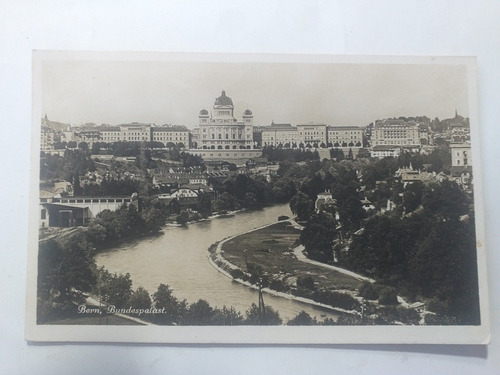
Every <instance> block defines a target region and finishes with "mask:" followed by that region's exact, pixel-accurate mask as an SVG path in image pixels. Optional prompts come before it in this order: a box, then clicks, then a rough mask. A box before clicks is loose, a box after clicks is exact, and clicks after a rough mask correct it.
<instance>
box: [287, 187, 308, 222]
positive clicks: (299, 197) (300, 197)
mask: <svg viewBox="0 0 500 375" xmlns="http://www.w3.org/2000/svg"><path fill="white" fill-rule="evenodd" d="M290 210H291V211H292V212H293V214H294V215H296V216H297V219H298V220H300V221H304V220H307V219H308V218H309V217H310V216H311V215H312V214H313V213H314V202H313V200H312V199H311V198H310V197H309V196H308V195H306V194H304V193H302V192H298V193H297V194H295V195H294V196H293V198H292V199H291V200H290Z"/></svg>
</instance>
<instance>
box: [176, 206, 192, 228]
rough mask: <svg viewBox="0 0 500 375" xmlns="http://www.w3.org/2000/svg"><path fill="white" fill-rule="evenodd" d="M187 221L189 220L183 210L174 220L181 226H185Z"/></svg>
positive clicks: (187, 214)
mask: <svg viewBox="0 0 500 375" xmlns="http://www.w3.org/2000/svg"><path fill="white" fill-rule="evenodd" d="M188 220H189V213H188V212H187V211H185V210H182V211H181V213H180V214H179V215H177V217H176V218H175V221H177V223H179V224H181V225H184V224H186V223H187V222H188Z"/></svg>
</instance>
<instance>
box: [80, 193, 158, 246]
mask: <svg viewBox="0 0 500 375" xmlns="http://www.w3.org/2000/svg"><path fill="white" fill-rule="evenodd" d="M144 206H145V207H143V209H142V210H141V211H140V212H139V211H138V210H137V207H136V205H135V204H130V205H128V206H126V205H122V206H121V207H119V208H118V209H117V210H116V211H110V210H104V211H102V212H100V213H99V214H97V215H96V217H95V218H94V219H93V220H92V221H91V222H90V224H89V225H88V227H87V230H86V231H85V232H84V236H86V238H87V240H88V241H89V242H90V243H91V244H92V245H93V246H94V247H95V248H96V249H98V250H99V249H102V248H105V247H108V246H109V245H111V244H114V243H116V242H118V241H121V240H124V239H128V238H135V237H140V236H143V235H145V234H148V233H155V232H158V231H159V230H160V229H161V228H162V227H163V226H164V225H165V221H166V219H167V213H166V210H165V208H164V207H162V204H161V203H155V204H151V203H149V204H146V205H144Z"/></svg>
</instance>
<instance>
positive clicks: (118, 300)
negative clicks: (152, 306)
mask: <svg viewBox="0 0 500 375" xmlns="http://www.w3.org/2000/svg"><path fill="white" fill-rule="evenodd" d="M97 292H98V294H99V296H100V298H101V300H102V301H104V302H107V303H109V304H110V305H114V306H116V307H128V306H127V305H128V303H129V299H130V297H131V296H132V280H131V279H130V274H129V273H126V274H125V275H123V274H117V273H114V274H112V273H110V272H109V271H108V270H106V269H105V268H104V267H101V268H100V269H99V274H98V282H97Z"/></svg>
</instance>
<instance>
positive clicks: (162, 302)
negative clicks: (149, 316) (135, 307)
mask: <svg viewBox="0 0 500 375" xmlns="http://www.w3.org/2000/svg"><path fill="white" fill-rule="evenodd" d="M153 304H154V307H155V308H157V309H165V313H164V314H155V322H156V323H158V324H178V323H179V322H180V321H181V320H182V319H183V318H184V316H185V315H186V311H187V303H186V301H185V300H184V301H179V300H178V299H177V298H176V297H175V296H174V295H173V291H172V289H170V287H169V286H168V285H165V284H160V285H159V286H158V289H157V291H156V292H155V293H153Z"/></svg>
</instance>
